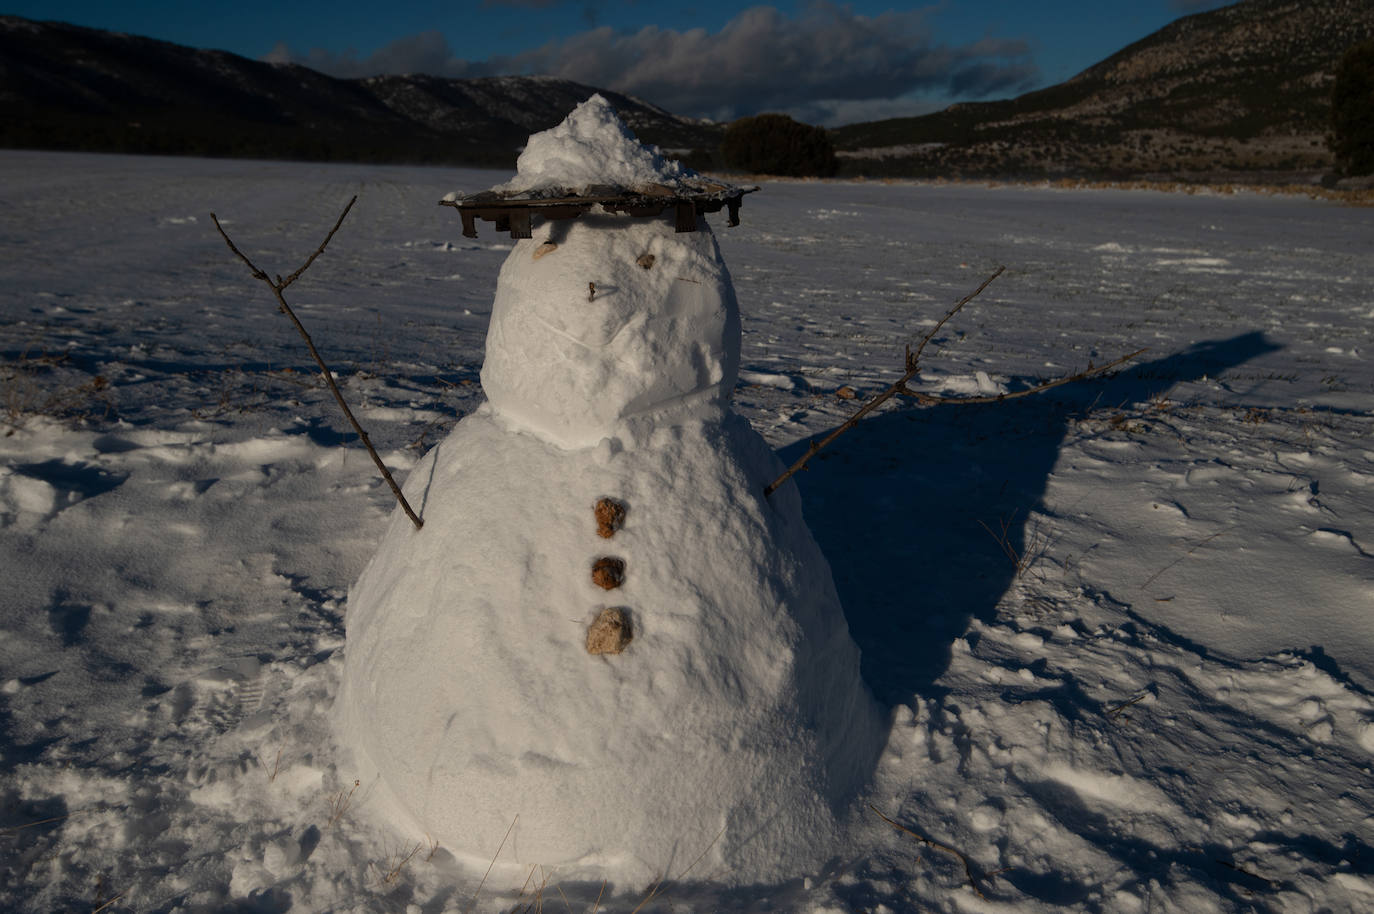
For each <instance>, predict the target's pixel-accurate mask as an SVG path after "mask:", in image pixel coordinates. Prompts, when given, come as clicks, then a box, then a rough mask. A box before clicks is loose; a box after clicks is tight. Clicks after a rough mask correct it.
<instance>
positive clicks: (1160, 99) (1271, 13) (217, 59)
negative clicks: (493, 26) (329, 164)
mask: <svg viewBox="0 0 1374 914" xmlns="http://www.w3.org/2000/svg"><path fill="white" fill-rule="evenodd" d="M1370 37H1374V2H1370V0H1243V2H1240V3H1236V4H1233V5H1231V6H1227V7H1222V8H1221V9H1217V10H1212V11H1210V12H1205V13H1198V14H1196V15H1192V16H1185V17H1182V18H1180V19H1177V20H1175V21H1174V22H1172V23H1170V24H1168V25H1166V26H1165V27H1163V28H1161V29H1159V30H1157V31H1155V32H1153V33H1151V34H1149V35H1147V36H1145V37H1143V38H1141V39H1140V40H1138V41H1136V42H1133V43H1132V44H1130V45H1128V46H1127V47H1125V48H1122V49H1121V50H1119V51H1117V52H1116V53H1114V54H1111V55H1109V56H1108V57H1106V58H1104V59H1103V60H1102V61H1100V62H1098V63H1096V64H1094V65H1093V66H1091V67H1088V68H1086V69H1085V70H1083V71H1082V72H1080V73H1078V74H1076V75H1075V76H1073V77H1071V78H1070V79H1068V80H1066V81H1065V82H1062V83H1058V84H1056V85H1053V86H1048V87H1045V88H1042V89H1038V90H1036V91H1034V92H1030V93H1026V94H1024V95H1022V96H1019V97H1017V98H1012V99H1002V100H996V101H980V102H962V103H959V104H955V105H951V106H950V107H948V108H946V109H944V110H943V111H939V112H935V113H932V114H928V115H925V116H922V117H917V118H900V119H892V120H885V121H874V122H868V123H862V124H853V125H848V126H844V127H839V128H835V129H833V130H831V131H830V134H831V136H832V138H833V139H834V141H835V145H836V148H837V150H838V151H839V154H840V157H841V162H842V172H841V174H842V176H874V177H884V176H896V177H970V178H1054V177H1078V178H1082V177H1089V178H1112V179H1122V178H1126V179H1138V178H1145V179H1167V180H1178V179H1182V180H1240V181H1249V182H1254V181H1264V180H1283V181H1291V180H1298V181H1304V182H1311V181H1316V180H1319V179H1321V178H1322V177H1323V176H1324V175H1326V174H1329V173H1330V172H1331V169H1332V165H1333V163H1332V158H1331V154H1330V151H1329V149H1328V148H1327V144H1326V136H1325V134H1326V130H1327V119H1328V112H1329V93H1330V85H1331V80H1332V78H1333V73H1334V68H1335V64H1336V62H1337V61H1338V60H1339V58H1340V55H1341V53H1343V51H1344V50H1345V48H1347V47H1349V46H1350V45H1353V44H1355V43H1357V42H1358V41H1360V40H1363V39H1366V38H1370ZM594 92H600V93H601V94H602V95H604V96H605V97H606V98H607V99H608V100H609V101H610V102H611V103H612V105H613V106H614V107H615V108H616V110H617V111H618V112H619V113H620V115H621V117H622V118H624V120H625V121H626V123H627V124H628V125H629V126H630V128H631V129H632V130H634V131H635V133H636V134H637V135H638V136H639V137H640V138H641V139H642V140H644V141H645V142H648V143H652V144H654V145H658V146H660V147H662V148H664V149H665V150H667V151H670V152H673V153H676V154H679V155H683V154H686V155H687V156H688V161H689V164H692V165H694V166H695V167H699V168H700V167H711V166H712V165H716V166H719V164H720V159H719V155H718V153H717V152H716V150H717V149H718V147H719V144H720V140H721V137H722V135H723V132H724V126H723V125H720V124H713V123H711V122H708V121H701V120H694V119H691V118H685V117H680V116H678V115H675V114H672V113H671V112H668V111H666V110H664V109H663V108H661V107H659V106H657V105H654V104H652V103H651V102H648V101H645V100H643V99H638V98H635V97H633V96H629V95H624V94H621V93H617V92H613V91H609V90H605V89H598V88H595V87H592V86H585V85H581V84H579V83H575V82H571V81H568V80H563V79H558V78H555V77H548V76H499V77H482V78H476V79H446V78H442V77H436V76H428V75H421V74H410V75H387V76H374V77H368V78H364V79H339V78H336V77H331V76H328V75H326V74H323V73H319V72H317V71H315V70H312V69H309V68H307V67H304V66H301V65H299V64H291V63H269V62H265V61H256V60H250V59H248V58H245V57H241V56H239V55H236V54H232V53H230V52H227V51H218V50H198V49H193V48H187V47H184V46H181V45H176V44H172V43H170V42H165V41H160V40H158V39H153V38H145V37H141V36H135V35H125V34H121V33H115V32H106V31H101V30H98V29H89V28H85V27H82V26H75V25H68V24H66V23H54V22H35V21H32V20H27V19H21V18H19V17H15V16H0V146H10V147H16V146H17V147H29V148H49V149H86V150H93V151H107V152H139V153H168V154H191V155H207V156H247V157H260V158H286V159H311V160H325V161H328V160H350V161H377V162H415V163H433V164H453V165H479V166H490V167H499V168H509V167H511V166H513V164H514V162H515V158H516V155H517V154H518V151H519V149H520V148H521V147H522V146H523V144H524V142H525V140H526V138H527V137H528V136H529V134H530V133H533V132H536V131H539V130H544V129H547V128H549V127H552V126H554V125H555V124H557V123H558V122H559V121H561V120H562V119H563V118H564V117H565V116H566V115H567V113H568V112H569V111H571V110H572V108H573V107H574V106H575V105H576V104H578V103H579V102H581V101H584V100H585V99H586V98H587V97H588V96H590V95H591V94H592V93H594Z"/></svg>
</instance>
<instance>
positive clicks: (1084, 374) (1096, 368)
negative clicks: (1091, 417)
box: [898, 349, 1148, 406]
mask: <svg viewBox="0 0 1374 914" xmlns="http://www.w3.org/2000/svg"><path fill="white" fill-rule="evenodd" d="M1147 351H1148V350H1147V349H1137V350H1136V351H1135V352H1132V353H1131V354H1130V355H1123V356H1122V357H1121V358H1119V359H1116V360H1115V361H1111V362H1108V363H1107V364H1106V365H1093V364H1092V363H1091V362H1089V363H1088V367H1087V368H1085V369H1083V370H1082V371H1080V372H1077V373H1075V374H1071V375H1066V376H1065V377H1062V378H1057V379H1055V380H1053V381H1046V382H1045V383H1044V384H1037V385H1036V386H1034V387H1028V388H1026V389H1025V390H1017V391H1013V392H1011V393H1006V394H991V395H988V396H984V397H937V396H933V395H931V394H927V393H922V392H921V391H919V390H901V391H898V393H900V394H901V395H902V396H904V397H911V398H912V399H914V400H915V401H916V402H917V403H920V404H921V405H922V406H936V405H938V404H941V403H1001V402H1002V401H1003V400H1016V399H1019V398H1021V397H1029V396H1030V395H1031V394H1039V393H1044V392H1045V391H1047V390H1052V389H1053V388H1055V387H1062V386H1063V385H1065V384H1072V383H1073V382H1074V381H1085V380H1087V379H1088V378H1091V377H1093V376H1094V375H1100V374H1104V373H1106V372H1108V371H1111V370H1112V369H1113V368H1115V367H1117V366H1118V365H1124V364H1126V363H1127V362H1129V361H1130V360H1131V359H1133V358H1135V357H1136V356H1138V355H1140V354H1141V353H1143V352H1147Z"/></svg>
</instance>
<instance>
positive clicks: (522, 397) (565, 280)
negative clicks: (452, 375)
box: [482, 216, 740, 448]
mask: <svg viewBox="0 0 1374 914" xmlns="http://www.w3.org/2000/svg"><path fill="white" fill-rule="evenodd" d="M534 234H535V236H534V237H533V238H531V239H527V240H524V241H521V242H519V243H518V244H517V245H516V246H515V250H514V251H512V252H511V254H510V256H509V257H508V258H507V260H506V263H505V266H503V267H502V269H501V275H500V278H499V279H498V281H497V288H496V299H495V303H494V305H493V308H492V315H491V324H490V327H489V329H488V331H487V351H486V361H485V363H484V364H483V367H482V386H483V388H484V389H485V390H486V394H487V398H488V400H489V402H490V403H491V406H492V408H493V409H494V410H495V411H496V412H497V413H498V414H500V415H501V416H503V417H504V418H506V419H508V420H509V421H511V422H513V423H514V424H516V425H517V426H519V427H521V428H522V429H524V430H526V431H530V432H534V433H536V434H539V435H542V436H543V437H546V438H548V439H549V440H551V441H553V442H554V443H556V444H558V445H560V446H562V447H567V448H574V447H585V446H589V445H593V444H596V443H597V442H599V441H600V440H601V439H603V438H611V437H617V436H620V437H623V436H624V435H625V434H626V433H627V432H633V431H634V430H635V428H636V427H637V428H640V429H643V428H646V427H651V426H654V425H658V424H661V423H665V422H668V423H671V422H676V421H684V420H685V419H687V418H689V417H692V416H696V415H701V416H705V415H713V414H718V413H719V412H720V410H721V408H722V407H723V405H724V403H725V400H726V398H727V397H728V395H729V392H730V391H731V389H733V387H734V384H735V378H736V374H737V371H738V368H739V352H740V322H739V311H738V306H737V304H736V302H735V293H734V288H733V286H732V285H731V282H730V274H729V272H728V271H727V270H726V268H725V263H724V262H723V261H722V260H721V257H720V250H719V248H718V247H717V245H716V241H715V237H714V236H713V235H712V234H711V232H710V230H709V228H707V227H706V226H705V224H704V223H703V224H702V225H701V226H700V230H698V231H696V232H692V233H687V234H678V233H677V232H675V231H674V227H673V224H672V221H671V218H660V219H633V218H630V217H626V216H584V217H583V218H581V219H578V220H576V221H572V222H554V223H549V224H547V225H545V226H542V227H541V228H539V229H537V230H536V231H535V233H534Z"/></svg>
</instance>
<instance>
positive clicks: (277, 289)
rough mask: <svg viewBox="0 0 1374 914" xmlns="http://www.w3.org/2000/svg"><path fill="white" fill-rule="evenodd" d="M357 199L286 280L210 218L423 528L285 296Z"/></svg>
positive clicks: (403, 506) (408, 513)
mask: <svg viewBox="0 0 1374 914" xmlns="http://www.w3.org/2000/svg"><path fill="white" fill-rule="evenodd" d="M356 202H358V197H357V196H356V195H354V197H353V198H352V199H351V200H349V201H348V205H347V206H345V207H344V209H343V212H342V213H340V214H339V218H338V219H337V220H336V221H335V222H334V227H333V228H331V229H330V230H329V234H328V235H326V236H325V237H324V241H322V242H320V246H319V247H317V248H316V249H315V251H314V253H312V254H311V255H310V256H309V257H307V258H306V260H305V263H303V264H301V265H300V267H299V268H298V269H297V270H296V272H294V273H292V274H291V275H290V276H287V277H286V278H285V279H283V278H282V277H281V274H277V278H276V279H275V280H274V279H272V277H270V276H268V275H267V273H266V272H264V271H263V270H260V269H259V268H258V266H257V265H256V264H255V263H253V261H251V260H249V259H248V255H247V254H245V253H243V252H242V251H240V250H239V249H238V247H237V246H236V245H235V244H234V242H233V240H232V239H231V238H230V237H229V233H228V232H226V231H225V230H224V226H222V225H220V224H219V219H218V218H217V217H216V216H215V214H214V213H211V214H210V221H212V222H214V223H215V228H216V229H218V230H219V234H220V237H221V238H223V239H224V243H225V244H227V245H229V250H231V251H233V252H234V254H235V255H236V256H237V257H238V259H239V260H242V261H243V262H244V263H245V264H246V265H247V266H248V269H249V270H251V271H252V272H253V278H254V279H260V280H262V281H263V282H264V283H266V284H267V286H268V288H270V289H271V290H272V294H273V296H275V297H276V299H277V309H278V310H279V311H281V313H282V314H285V315H286V316H287V317H289V318H290V319H291V323H293V324H295V325H296V330H297V331H299V332H300V335H301V338H302V339H304V340H305V346H306V348H307V349H309V350H310V355H311V357H313V358H314V359H315V364H316V365H319V366H320V373H321V374H323V375H324V382H325V384H327V385H329V391H330V393H332V394H333V395H334V399H335V400H336V401H338V404H339V408H340V409H342V410H343V413H344V416H346V417H347V418H348V422H349V424H350V425H352V426H353V431H355V432H357V434H358V437H359V438H360V439H362V442H363V446H364V447H366V448H367V452H368V454H370V455H371V456H372V462H373V463H375V464H376V465H377V469H378V471H380V472H381V474H382V478H383V479H385V480H386V484H387V485H388V486H390V487H391V494H393V495H395V496H396V501H397V502H398V503H399V504H400V506H401V509H402V510H403V511H405V513H406V516H407V517H409V518H410V522H411V523H413V524H414V525H415V529H416V530H419V529H420V528H421V527H423V526H424V525H425V522H424V521H422V520H421V519H420V518H419V517H418V516H417V515H416V514H415V512H414V511H413V510H411V507H410V503H409V502H407V501H406V497H405V496H404V495H402V494H401V487H400V486H398V485H397V484H396V480H395V479H393V478H392V476H391V471H390V470H388V469H387V468H386V464H385V463H383V462H382V458H381V457H380V456H378V454H377V449H376V448H374V447H373V446H372V439H370V438H368V437H367V432H365V431H363V427H362V425H360V424H359V423H358V420H357V419H356V418H354V416H353V410H351V409H349V408H348V403H347V402H346V401H345V400H344V397H343V393H342V392H340V390H339V385H338V384H336V383H334V375H333V373H332V372H330V370H329V366H328V365H326V364H325V363H324V358H323V357H322V356H321V355H320V353H319V350H317V349H316V348H315V342H314V340H312V339H311V338H310V334H309V333H307V332H306V330H305V325H304V324H302V323H301V322H300V318H298V317H296V312H295V311H292V310H291V306H290V305H288V304H287V303H286V297H285V296H284V295H282V292H283V291H284V290H285V289H286V287H287V286H289V285H291V284H292V283H293V282H295V281H296V280H297V279H300V277H301V274H303V273H304V272H305V271H306V270H308V269H309V268H310V265H311V264H312V263H314V262H315V258H317V257H319V256H320V255H321V254H323V253H324V249H325V248H326V247H327V246H328V245H329V242H330V240H331V239H333V237H334V233H335V232H337V231H338V230H339V226H341V225H343V221H344V217H345V216H347V215H348V211H349V210H351V209H352V208H353V204H354V203H356Z"/></svg>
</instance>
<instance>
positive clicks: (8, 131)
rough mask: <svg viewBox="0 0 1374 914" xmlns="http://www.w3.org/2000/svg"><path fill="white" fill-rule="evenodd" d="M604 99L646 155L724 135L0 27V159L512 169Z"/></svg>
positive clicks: (158, 44)
mask: <svg viewBox="0 0 1374 914" xmlns="http://www.w3.org/2000/svg"><path fill="white" fill-rule="evenodd" d="M595 92H600V93H601V94H602V95H604V96H605V97H606V98H607V100H608V101H610V102H611V104H612V105H614V106H615V108H616V110H617V111H618V112H619V113H620V115H621V116H622V117H623V118H624V119H625V121H626V123H627V124H629V125H630V127H631V129H634V130H635V131H636V133H637V134H639V136H640V137H641V138H642V139H644V140H645V141H646V142H650V143H654V144H656V145H660V146H664V147H671V148H678V149H684V150H690V149H692V148H694V147H697V146H702V147H710V146H714V145H715V144H716V143H718V142H719V136H720V133H721V130H722V128H720V127H719V126H716V125H712V124H706V123H702V122H699V121H693V120H690V119H688V118H682V117H678V116H677V115H674V114H671V113H670V112H668V111H665V110H664V109H662V108H660V107H658V106H656V105H653V104H651V103H649V102H646V101H643V100H641V99H637V98H634V97H633V96H629V95H624V94H622V93H618V92H612V91H608V90H603V89H597V88H595V87H592V86H584V85H581V84H579V83H575V82H572V81H570V80H564V79H558V78H555V77H548V76H499V77H484V78H478V79H467V80H453V79H443V78H440V77H433V76H424V75H402V76H377V77H369V78H366V79H356V80H350V79H338V78H335V77H332V76H328V75H326V74H323V73H319V72H317V71H315V70H312V69H310V68H308V67H304V66H300V65H298V64H290V63H269V62H265V61H257V60H250V59H248V58H246V57H242V56H239V55H237V54H233V53H230V52H228V51H218V50H200V49H195V48H188V47H185V46H182V45H177V44H173V43H171V42H166V41H161V40H158V39H154V38H145V37H142V36H137V35H125V34H122V33H116V32H108V31H103V30H100V29H90V28H85V27H83V26H75V25H70V24H67V23H60V22H36V21H33V20H28V19H22V18H20V17H17V16H0V146H9V147H28V148H48V149H85V150H91V151H105V152H135V153H169V154H193V155H209V156H249V157H268V158H288V159H314V160H352V161H394V162H419V163H425V162H432V163H444V164H466V165H490V166H500V167H509V166H510V165H513V164H514V162H515V157H516V155H517V154H518V152H519V149H520V148H521V146H523V144H524V142H525V139H526V138H527V137H528V136H529V134H530V133H532V132H535V131H537V130H544V129H547V128H549V127H552V126H554V125H555V124H557V123H559V122H560V121H561V120H562V119H563V118H564V117H565V116H566V115H567V113H568V112H569V111H571V110H572V108H573V107H574V106H575V105H576V104H578V103H579V102H582V101H585V100H586V99H587V98H588V97H589V96H590V95H592V94H593V93H595Z"/></svg>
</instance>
